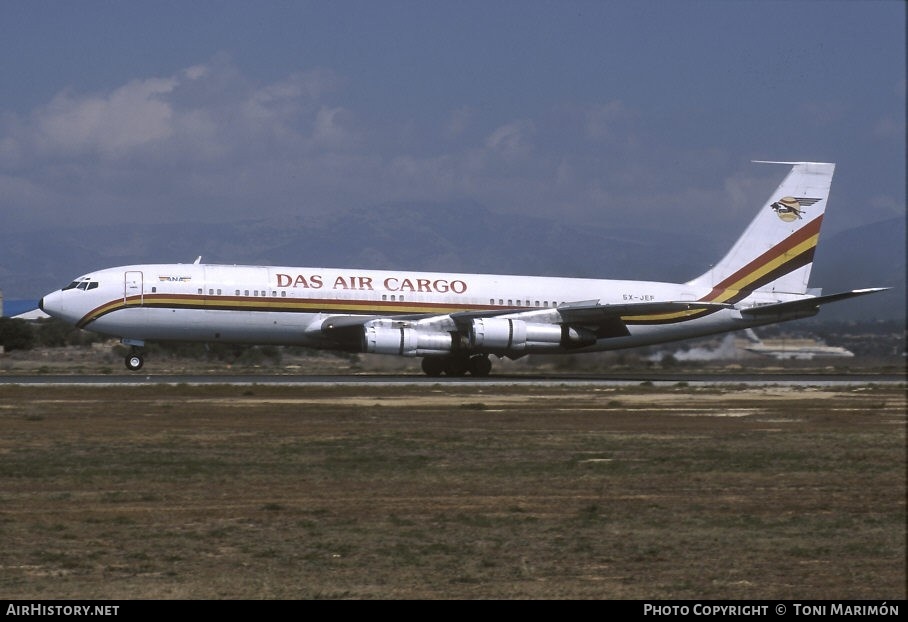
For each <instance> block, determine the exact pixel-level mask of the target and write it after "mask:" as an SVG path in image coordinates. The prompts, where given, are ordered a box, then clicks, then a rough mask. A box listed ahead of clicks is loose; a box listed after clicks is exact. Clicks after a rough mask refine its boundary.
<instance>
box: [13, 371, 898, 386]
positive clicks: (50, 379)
mask: <svg viewBox="0 0 908 622" xmlns="http://www.w3.org/2000/svg"><path fill="white" fill-rule="evenodd" d="M679 383H684V384H687V385H690V386H736V385H738V386H741V385H743V386H761V385H767V386H852V385H870V384H878V385H899V384H905V383H906V377H905V375H904V374H893V373H876V374H808V373H787V374H786V373H771V374H747V373H744V374H722V373H702V374H683V373H653V372H641V373H636V374H633V373H624V374H614V375H612V374H565V375H561V374H535V375H499V376H490V377H486V378H473V377H471V376H464V377H447V376H441V377H434V378H433V377H429V376H422V375H399V374H350V375H283V374H261V375H258V374H86V375H78V374H31V375H0V385H42V386H149V385H160V386H165V385H180V384H185V385H221V384H224V385H233V386H244V385H282V386H336V385H350V386H368V385H376V386H419V385H456V386H477V387H491V386H521V385H525V386H633V385H640V384H652V385H654V386H669V385H677V384H679Z"/></svg>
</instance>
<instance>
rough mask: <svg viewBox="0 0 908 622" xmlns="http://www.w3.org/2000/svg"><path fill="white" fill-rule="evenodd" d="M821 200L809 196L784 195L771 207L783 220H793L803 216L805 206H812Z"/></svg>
mask: <svg viewBox="0 0 908 622" xmlns="http://www.w3.org/2000/svg"><path fill="white" fill-rule="evenodd" d="M819 200H820V199H818V198H817V199H811V198H807V197H782V198H781V199H779V200H778V201H776V202H775V203H773V204H772V205H770V206H769V207H771V208H772V210H773V211H774V212H775V213H776V215H777V216H778V217H779V218H780V219H781V220H782V221H783V222H792V221H795V220H799V219H801V218H803V216H802V214H803V213H804V208H806V207H810V206H811V205H813V204H814V203H816V202H817V201H819Z"/></svg>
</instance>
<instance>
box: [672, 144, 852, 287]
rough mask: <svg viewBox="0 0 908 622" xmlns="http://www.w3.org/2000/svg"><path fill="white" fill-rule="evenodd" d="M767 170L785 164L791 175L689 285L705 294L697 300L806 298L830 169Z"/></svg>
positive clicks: (795, 165) (802, 165)
mask: <svg viewBox="0 0 908 622" xmlns="http://www.w3.org/2000/svg"><path fill="white" fill-rule="evenodd" d="M769 164H789V165H791V172H789V173H788V176H787V177H786V178H785V179H784V180H783V181H782V183H781V184H780V185H779V187H778V189H777V190H776V191H775V192H774V193H773V194H772V195H771V196H770V197H769V200H768V201H766V203H764V205H763V207H761V208H760V212H759V213H758V214H757V216H756V218H754V219H753V221H752V222H751V223H750V225H749V226H748V227H747V229H746V230H745V231H744V234H743V235H741V237H740V238H739V239H738V241H737V242H735V245H734V246H733V247H732V248H731V250H730V251H728V254H726V255H725V257H723V258H722V260H721V261H719V262H718V263H717V264H716V265H715V266H713V267H712V268H711V269H709V270H708V271H707V272H705V273H703V274H702V275H700V276H698V277H697V278H696V279H693V280H692V281H690V282H689V285H692V286H694V287H698V288H703V289H709V290H710V291H709V293H708V294H707V295H706V296H705V297H703V298H702V300H708V301H711V302H730V303H734V302H737V301H739V300H742V299H744V298H746V297H747V296H749V295H750V293H751V292H754V291H763V292H774V293H784V294H805V293H807V280H808V278H809V277H810V268H811V266H812V265H813V254H814V250H815V249H816V246H817V241H818V239H819V237H820V225H821V224H822V223H823V213H824V211H825V210H826V200H827V199H828V198H829V187H830V185H831V184H832V174H833V172H834V171H835V164H829V163H823V162H769Z"/></svg>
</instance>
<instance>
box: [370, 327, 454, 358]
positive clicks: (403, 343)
mask: <svg viewBox="0 0 908 622" xmlns="http://www.w3.org/2000/svg"><path fill="white" fill-rule="evenodd" d="M451 348H452V342H451V333H445V332H437V331H432V332H430V331H424V330H419V329H416V328H413V327H410V326H380V325H379V326H376V325H371V324H367V325H366V326H363V352H369V353H374V354H397V355H398V356H426V355H433V354H436V355H437V354H447V353H449V352H450V351H451Z"/></svg>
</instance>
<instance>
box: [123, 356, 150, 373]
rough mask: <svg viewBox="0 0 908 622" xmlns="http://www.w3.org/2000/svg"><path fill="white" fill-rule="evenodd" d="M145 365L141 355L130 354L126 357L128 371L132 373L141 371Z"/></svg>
mask: <svg viewBox="0 0 908 622" xmlns="http://www.w3.org/2000/svg"><path fill="white" fill-rule="evenodd" d="M144 364H145V359H143V358H142V355H141V354H130V355H129V356H127V357H126V369H128V370H130V371H139V370H140V369H142V365H144Z"/></svg>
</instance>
